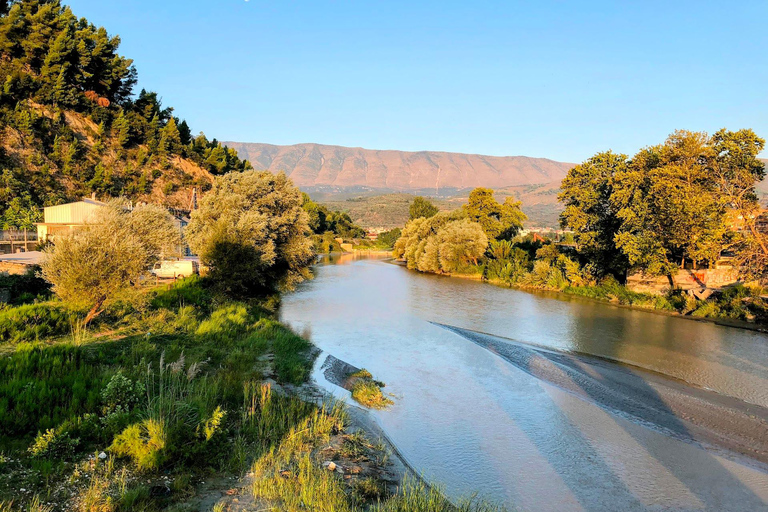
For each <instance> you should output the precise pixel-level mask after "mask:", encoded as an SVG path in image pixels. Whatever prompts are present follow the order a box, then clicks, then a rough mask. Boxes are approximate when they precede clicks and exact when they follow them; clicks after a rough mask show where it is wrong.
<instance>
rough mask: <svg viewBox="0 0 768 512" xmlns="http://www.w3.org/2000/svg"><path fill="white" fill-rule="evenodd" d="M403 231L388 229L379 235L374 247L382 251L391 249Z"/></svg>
mask: <svg viewBox="0 0 768 512" xmlns="http://www.w3.org/2000/svg"><path fill="white" fill-rule="evenodd" d="M402 234H403V231H402V230H401V229H400V228H394V229H390V230H389V231H384V232H383V233H381V234H380V235H379V237H378V239H377V240H376V245H378V246H379V247H380V248H382V249H393V248H394V247H395V243H397V241H398V239H399V238H400V236H402Z"/></svg>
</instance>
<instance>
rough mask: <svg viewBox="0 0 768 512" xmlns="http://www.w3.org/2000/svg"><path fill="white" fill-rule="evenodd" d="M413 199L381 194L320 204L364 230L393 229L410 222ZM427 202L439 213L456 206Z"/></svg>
mask: <svg viewBox="0 0 768 512" xmlns="http://www.w3.org/2000/svg"><path fill="white" fill-rule="evenodd" d="M415 197H416V196H414V195H412V194H383V195H376V196H366V197H353V198H348V199H344V200H340V199H334V198H333V197H331V198H328V199H324V200H323V201H322V203H323V205H325V206H326V207H327V208H328V209H329V210H331V211H339V212H345V213H347V214H348V215H349V217H350V218H351V219H352V221H353V222H354V223H355V224H357V225H359V226H362V227H364V228H386V229H393V228H397V227H400V228H402V227H403V226H405V223H406V222H408V220H410V209H411V205H412V204H413V201H414V200H415ZM428 202H429V203H431V204H433V205H434V206H436V207H437V208H438V209H439V210H440V211H450V210H452V209H454V208H455V207H456V204H457V203H453V202H449V201H447V200H444V199H437V198H430V199H428ZM459 204H460V203H459Z"/></svg>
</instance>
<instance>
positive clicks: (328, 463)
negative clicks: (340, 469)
mask: <svg viewBox="0 0 768 512" xmlns="http://www.w3.org/2000/svg"><path fill="white" fill-rule="evenodd" d="M323 467H324V468H326V469H327V470H328V471H336V463H335V462H332V461H330V460H327V461H325V462H323Z"/></svg>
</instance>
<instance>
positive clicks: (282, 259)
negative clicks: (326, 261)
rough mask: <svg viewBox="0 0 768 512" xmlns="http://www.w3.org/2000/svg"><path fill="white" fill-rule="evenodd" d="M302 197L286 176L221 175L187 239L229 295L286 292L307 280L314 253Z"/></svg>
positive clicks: (194, 217)
mask: <svg viewBox="0 0 768 512" xmlns="http://www.w3.org/2000/svg"><path fill="white" fill-rule="evenodd" d="M302 204H303V197H302V195H301V192H299V190H298V189H297V188H296V187H295V186H294V185H293V183H292V182H291V181H290V180H289V179H288V177H287V176H286V175H285V174H284V173H280V174H277V175H273V174H272V173H270V172H267V171H246V172H239V173H229V174H226V175H224V176H219V177H217V178H216V181H215V183H214V185H213V189H212V190H211V191H210V192H208V193H207V194H206V195H205V196H203V198H202V200H201V201H200V207H199V209H197V210H195V211H194V212H192V219H191V221H190V223H189V225H188V226H187V228H186V231H185V236H186V239H187V241H188V242H189V245H190V248H191V249H192V250H193V251H194V252H196V253H197V254H198V255H199V256H200V260H201V262H202V263H203V264H205V265H207V266H208V267H209V269H210V270H209V275H210V277H211V279H212V280H213V281H214V282H215V283H216V284H217V285H218V286H219V287H220V288H221V290H222V291H223V292H224V293H226V294H228V295H230V296H233V297H251V296H256V295H260V294H265V293H271V292H274V291H277V290H280V289H290V288H292V287H293V286H295V285H296V284H297V283H299V282H301V281H303V280H305V279H309V278H310V277H311V273H310V269H309V265H310V264H311V263H312V260H313V257H314V253H313V251H312V242H311V240H310V239H309V234H310V233H311V230H310V227H309V216H308V215H307V212H306V211H305V210H304V209H303V208H302Z"/></svg>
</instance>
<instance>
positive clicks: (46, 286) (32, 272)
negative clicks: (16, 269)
mask: <svg viewBox="0 0 768 512" xmlns="http://www.w3.org/2000/svg"><path fill="white" fill-rule="evenodd" d="M37 269H38V267H33V268H31V269H29V270H28V271H27V272H26V273H24V274H7V273H0V289H3V288H7V289H8V291H9V292H10V301H9V303H10V304H11V305H14V306H19V305H22V304H26V303H28V302H32V301H34V300H35V299H38V298H42V299H49V298H50V297H51V295H52V293H51V284H50V283H49V282H48V281H46V280H45V279H43V278H41V277H39V276H38V275H37Z"/></svg>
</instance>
